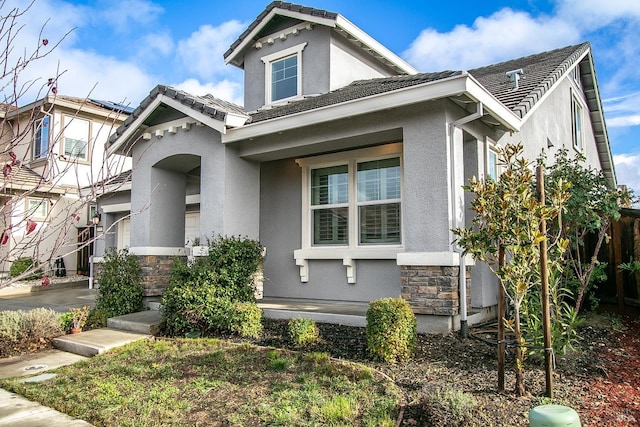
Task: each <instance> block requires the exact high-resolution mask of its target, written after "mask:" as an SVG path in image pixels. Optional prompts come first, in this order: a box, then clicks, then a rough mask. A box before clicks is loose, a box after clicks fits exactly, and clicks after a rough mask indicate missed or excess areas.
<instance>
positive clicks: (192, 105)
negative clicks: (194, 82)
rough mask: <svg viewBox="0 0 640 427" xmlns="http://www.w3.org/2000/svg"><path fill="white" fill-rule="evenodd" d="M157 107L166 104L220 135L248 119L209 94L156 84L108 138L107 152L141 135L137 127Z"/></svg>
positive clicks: (142, 125)
mask: <svg viewBox="0 0 640 427" xmlns="http://www.w3.org/2000/svg"><path fill="white" fill-rule="evenodd" d="M160 104H165V105H169V106H170V107H172V108H174V109H175V110H177V111H180V112H181V113H182V114H184V115H185V116H190V117H193V118H194V119H195V121H199V122H203V123H206V124H207V125H209V126H210V127H212V128H214V129H217V130H219V131H220V132H222V133H224V131H225V129H226V126H229V127H233V126H239V125H242V124H244V123H245V122H246V121H247V120H249V116H248V115H247V114H246V113H245V112H244V110H243V108H242V107H240V106H239V105H236V104H234V103H232V102H228V101H224V100H222V99H219V98H216V97H214V96H212V95H204V96H197V95H191V94H189V93H187V92H185V91H182V90H179V89H175V88H173V87H171V86H165V85H157V86H156V87H155V88H153V89H152V90H151V92H149V95H147V96H146V97H145V98H144V99H143V100H142V102H141V103H140V105H139V106H138V107H137V108H136V109H135V110H133V112H132V113H131V114H130V115H129V117H127V119H126V120H125V121H124V122H123V123H122V124H121V125H120V126H119V127H118V128H117V129H116V131H115V132H114V133H113V134H112V135H111V136H110V137H109V142H108V143H107V145H108V147H109V148H108V150H109V153H110V154H111V153H114V152H116V151H118V152H122V151H126V150H127V149H128V148H129V147H130V146H131V145H132V144H133V141H134V140H135V138H136V137H137V136H139V134H140V133H141V131H140V128H142V130H144V129H146V128H147V127H148V124H145V120H147V119H149V120H153V113H154V112H155V110H156V108H157V107H158V106H159V105H160Z"/></svg>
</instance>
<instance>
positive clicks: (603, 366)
mask: <svg viewBox="0 0 640 427" xmlns="http://www.w3.org/2000/svg"><path fill="white" fill-rule="evenodd" d="M318 326H319V328H320V334H321V337H322V340H321V342H319V343H318V344H316V345H314V346H313V347H311V348H309V349H308V350H309V351H319V352H326V353H329V354H330V355H331V356H333V357H336V358H340V359H348V360H353V361H358V362H362V363H365V364H367V365H369V366H372V367H374V368H375V369H378V370H380V371H382V372H384V373H385V374H387V375H388V376H389V377H391V378H393V379H394V380H395V382H396V383H397V384H398V385H399V386H400V387H401V388H402V389H403V390H404V392H405V395H406V405H405V407H404V408H403V409H402V414H401V418H402V421H401V425H403V426H424V425H433V426H454V425H471V424H476V425H487V426H491V425H493V426H527V425H528V418H527V414H528V412H529V410H530V409H531V408H533V407H535V406H538V405H540V404H544V403H549V402H548V400H547V399H546V398H545V397H544V391H545V375H544V371H543V370H542V368H541V366H539V365H536V364H533V363H532V362H531V361H529V362H527V364H526V367H525V380H526V387H527V391H528V395H527V396H525V397H520V398H518V397H516V396H515V395H514V394H513V393H512V390H513V386H514V376H513V375H512V371H513V370H512V365H508V366H507V376H506V385H507V391H506V392H503V393H498V392H497V368H496V367H497V364H496V347H495V345H490V344H488V343H487V342H486V341H484V340H482V339H479V338H491V337H490V336H489V335H490V334H489V335H487V334H488V333H487V332H486V331H487V328H486V327H485V328H484V329H481V330H479V329H474V328H471V333H472V335H474V336H475V337H476V338H474V337H470V338H467V339H462V338H460V337H459V336H458V335H457V334H450V335H445V336H440V335H420V336H419V338H418V344H417V348H416V351H415V353H414V356H413V358H412V359H411V360H410V361H408V362H406V363H400V364H396V365H388V364H383V363H377V362H372V361H371V358H370V357H369V356H368V354H367V349H366V337H365V330H364V328H353V327H345V326H339V325H329V324H319V325H318ZM580 333H581V335H582V339H581V340H580V342H579V344H578V345H577V348H576V349H575V350H574V351H572V352H570V353H569V354H566V355H564V356H558V357H557V358H556V370H555V374H554V393H555V399H554V401H553V403H559V404H563V405H566V406H570V407H572V408H573V409H575V410H576V411H577V412H578V414H579V415H580V421H581V423H582V425H583V426H620V427H621V426H638V425H640V318H628V317H627V318H622V319H621V321H620V320H618V319H617V318H613V317H611V316H602V315H593V314H590V315H589V316H588V319H587V321H586V322H585V323H584V324H583V326H582V327H581V331H580ZM484 335H486V336H484ZM254 343H256V344H260V345H265V346H274V347H284V348H293V347H292V345H291V343H290V342H289V340H288V338H287V323H286V322H285V321H276V320H265V331H264V333H263V336H262V337H261V338H260V339H258V340H255V341H254ZM0 347H1V348H3V350H5V351H3V354H2V356H3V357H8V356H10V355H15V354H20V353H28V352H35V351H40V350H43V349H46V348H49V347H50V343H47V342H39V343H35V344H34V343H25V344H24V345H21V346H14V347H12V348H11V350H9V349H8V348H7V347H6V346H5V343H1V342H0ZM7 350H8V351H7ZM512 359H513V354H512V353H509V354H508V355H507V360H508V361H509V360H512ZM443 390H456V391H463V392H465V393H466V394H465V395H464V396H467V397H469V396H472V398H473V400H472V405H473V406H472V407H471V409H469V407H466V408H467V412H469V413H467V414H466V416H467V417H468V418H466V420H467V421H468V422H464V423H463V422H461V421H460V417H459V416H458V417H457V418H456V417H455V416H453V414H452V412H451V408H450V407H449V406H447V405H443V404H441V403H440V402H439V400H438V399H434V398H433V395H434V394H436V393H438V392H440V393H442V391H443ZM467 403H468V402H467ZM463 408H464V407H463ZM463 415H465V414H463Z"/></svg>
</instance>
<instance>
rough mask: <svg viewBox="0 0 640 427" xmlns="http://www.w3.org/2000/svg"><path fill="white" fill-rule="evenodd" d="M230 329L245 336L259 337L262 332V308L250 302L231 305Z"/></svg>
mask: <svg viewBox="0 0 640 427" xmlns="http://www.w3.org/2000/svg"><path fill="white" fill-rule="evenodd" d="M229 331H230V332H233V333H235V334H238V335H240V336H241V337H245V338H258V337H259V336H260V334H261V333H262V310H261V309H260V307H258V306H257V305H255V304H253V303H250V302H236V303H234V304H233V306H232V307H231V315H230V321H229Z"/></svg>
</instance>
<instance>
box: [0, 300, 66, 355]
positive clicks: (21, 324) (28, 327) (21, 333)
mask: <svg viewBox="0 0 640 427" xmlns="http://www.w3.org/2000/svg"><path fill="white" fill-rule="evenodd" d="M63 334H64V330H63V328H62V324H61V321H60V315H59V314H58V313H56V312H55V311H53V310H51V309H50V308H36V309H34V310H29V311H24V310H18V311H0V341H1V342H2V345H1V346H0V357H5V352H10V351H11V349H12V348H13V346H14V345H15V344H18V343H20V344H25V343H27V344H28V343H34V344H40V343H42V342H43V341H47V340H50V339H53V338H55V337H58V336H60V335H63ZM7 354H9V353H7Z"/></svg>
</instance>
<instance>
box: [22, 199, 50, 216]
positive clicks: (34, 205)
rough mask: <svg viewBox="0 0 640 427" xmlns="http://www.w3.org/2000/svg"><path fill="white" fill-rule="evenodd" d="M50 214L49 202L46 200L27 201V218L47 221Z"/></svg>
mask: <svg viewBox="0 0 640 427" xmlns="http://www.w3.org/2000/svg"><path fill="white" fill-rule="evenodd" d="M48 214H49V202H48V201H47V200H45V199H27V217H28V218H32V219H45V218H46V217H47V215H48Z"/></svg>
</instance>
